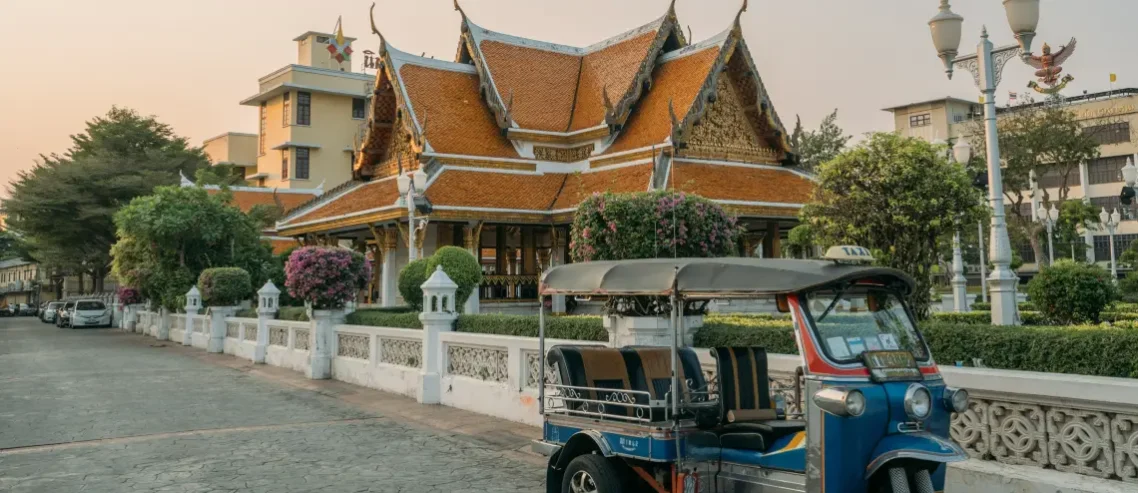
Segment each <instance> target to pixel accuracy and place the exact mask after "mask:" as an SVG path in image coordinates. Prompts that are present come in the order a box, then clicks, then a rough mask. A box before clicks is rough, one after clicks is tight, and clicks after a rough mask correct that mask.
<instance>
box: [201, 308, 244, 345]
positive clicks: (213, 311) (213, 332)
mask: <svg viewBox="0 0 1138 493" xmlns="http://www.w3.org/2000/svg"><path fill="white" fill-rule="evenodd" d="M238 308H240V307H236V306H211V307H209V344H208V345H207V346H206V351H209V352H211V353H224V352H225V319H226V318H227V317H232V316H234V315H236V314H237V309H238Z"/></svg>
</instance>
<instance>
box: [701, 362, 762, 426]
mask: <svg viewBox="0 0 1138 493" xmlns="http://www.w3.org/2000/svg"><path fill="white" fill-rule="evenodd" d="M711 354H712V356H714V357H715V363H716V370H717V375H718V378H719V402H720V403H721V406H722V408H723V422H724V423H738V422H749V421H767V420H773V419H778V411H777V410H776V409H775V406H774V400H773V399H771V392H770V377H769V375H768V373H767V350H766V349H765V348H762V347H717V348H712V350H711Z"/></svg>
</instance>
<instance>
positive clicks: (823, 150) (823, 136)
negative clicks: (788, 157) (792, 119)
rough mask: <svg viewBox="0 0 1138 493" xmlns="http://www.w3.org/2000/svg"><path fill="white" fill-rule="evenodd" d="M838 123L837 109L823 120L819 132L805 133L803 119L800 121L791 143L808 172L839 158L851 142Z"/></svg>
mask: <svg viewBox="0 0 1138 493" xmlns="http://www.w3.org/2000/svg"><path fill="white" fill-rule="evenodd" d="M837 121H838V110H837V109H835V110H834V112H833V113H830V114H829V115H827V116H826V117H825V118H823V119H822V124H821V125H819V126H818V130H811V131H809V132H804V131H803V130H802V119H801V118H799V119H798V123H797V124H796V125H795V128H794V133H792V134H791V143H792V144H793V145H794V149H795V151H796V152H797V153H798V157H799V165H800V166H802V168H803V169H805V170H806V171H811V172H812V171H815V170H816V169H817V168H818V166H819V165H820V164H822V163H824V162H826V161H829V160H831V159H834V158H835V157H837V156H838V154H840V153H841V152H842V149H845V147H846V144H847V143H848V142H849V141H850V138H851V137H850V136H849V135H845V134H844V133H843V131H842V128H841V127H839V126H838V124H837Z"/></svg>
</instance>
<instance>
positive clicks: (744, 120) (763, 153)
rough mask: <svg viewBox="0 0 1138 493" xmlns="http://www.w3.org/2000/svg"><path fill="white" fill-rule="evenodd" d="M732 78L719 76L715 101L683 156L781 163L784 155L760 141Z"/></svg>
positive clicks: (694, 131) (694, 129)
mask: <svg viewBox="0 0 1138 493" xmlns="http://www.w3.org/2000/svg"><path fill="white" fill-rule="evenodd" d="M730 79H731V78H730V77H719V80H718V82H717V83H716V92H715V94H716V95H715V98H714V99H715V102H714V103H712V104H711V106H710V107H709V108H708V109H707V111H706V112H705V113H704V114H703V118H701V119H700V121H699V125H696V126H694V127H693V128H692V130H691V136H690V137H688V141H687V144H688V147H687V149H684V150H683V151H681V154H682V155H684V156H689V157H700V158H705V159H722V160H726V161H740V162H754V163H768V164H773V163H778V162H779V161H780V160H781V158H782V153H781V152H779V151H776V150H774V149H772V148H770V147H768V146H766V145H764V144H763V143H761V142H760V140H759V136H758V135H757V134H756V133H755V130H756V129H755V126H754V125H753V124H752V122H751V120H750V119H749V118H748V117H747V113H746V111H745V110H744V108H743V105H742V103H741V101H740V99H739V96H738V94H736V92H735V87H734V84H732V83H731V80H730Z"/></svg>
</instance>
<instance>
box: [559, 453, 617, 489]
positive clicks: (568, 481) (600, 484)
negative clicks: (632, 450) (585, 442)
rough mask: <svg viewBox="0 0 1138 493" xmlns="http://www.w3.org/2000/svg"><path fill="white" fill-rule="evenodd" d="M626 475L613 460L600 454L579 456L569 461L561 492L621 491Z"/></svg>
mask: <svg viewBox="0 0 1138 493" xmlns="http://www.w3.org/2000/svg"><path fill="white" fill-rule="evenodd" d="M625 477H626V476H625V475H624V474H623V472H622V471H621V470H620V468H619V467H618V464H616V463H614V462H613V461H612V460H609V459H606V458H604V457H602V456H600V455H598V454H587V455H582V456H579V457H577V458H575V459H573V460H572V461H570V462H569V467H566V468H565V476H564V479H562V480H561V493H620V492H622V491H624V486H625Z"/></svg>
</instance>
